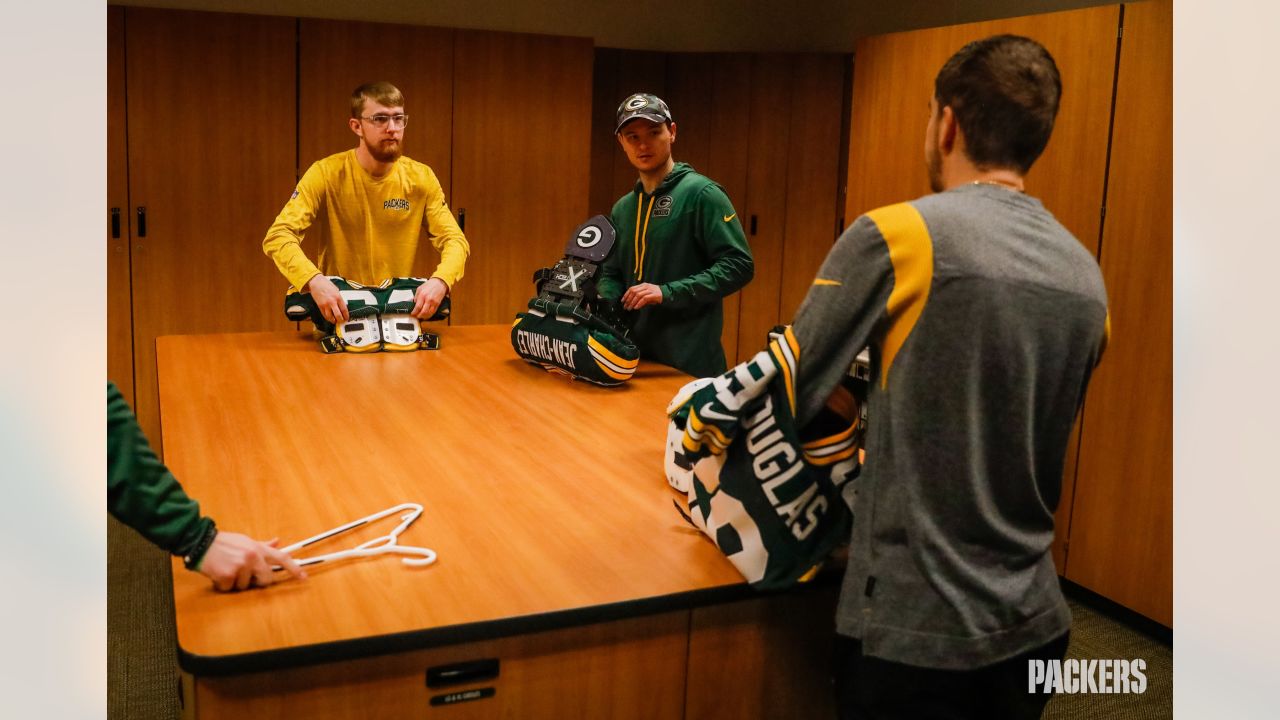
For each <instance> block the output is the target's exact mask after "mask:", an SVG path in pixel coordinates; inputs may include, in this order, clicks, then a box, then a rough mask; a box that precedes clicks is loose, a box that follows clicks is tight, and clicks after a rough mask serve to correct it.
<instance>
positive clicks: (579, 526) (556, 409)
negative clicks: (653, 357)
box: [157, 325, 742, 660]
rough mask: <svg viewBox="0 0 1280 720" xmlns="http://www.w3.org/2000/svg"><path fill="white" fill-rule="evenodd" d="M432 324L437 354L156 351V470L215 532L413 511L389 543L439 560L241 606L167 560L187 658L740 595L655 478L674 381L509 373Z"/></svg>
mask: <svg viewBox="0 0 1280 720" xmlns="http://www.w3.org/2000/svg"><path fill="white" fill-rule="evenodd" d="M437 330H438V331H439V333H440V335H441V345H442V347H441V349H440V350H438V351H418V352H412V353H375V354H369V355H357V354H338V355H324V354H322V353H321V352H320V350H319V347H318V345H317V343H316V340H315V338H314V336H313V335H312V334H311V333H310V332H274V333H246V334H223V335H197V336H168V337H162V338H159V340H158V341H157V346H158V351H157V352H158V363H159V384H160V401H161V416H162V423H163V429H164V437H165V460H166V463H167V464H168V466H169V467H170V469H171V470H172V471H173V472H174V474H175V475H176V476H177V477H178V478H179V480H180V481H181V482H182V484H183V485H184V487H185V488H186V489H187V491H188V492H189V493H190V494H191V495H192V496H193V497H194V498H196V499H197V500H198V501H199V502H200V503H201V508H202V510H203V511H204V512H205V513H207V514H209V515H210V516H212V517H213V518H214V519H215V520H216V521H217V522H218V526H219V527H220V528H223V529H227V530H233V531H237V532H244V533H246V534H249V535H251V536H253V537H257V538H261V539H269V538H272V537H278V538H280V544H281V545H282V546H283V545H287V544H289V543H293V542H296V541H298V540H301V539H303V538H306V537H310V536H312V535H315V534H317V533H319V532H322V531H324V530H328V529H330V528H334V527H337V526H339V525H342V524H344V523H346V522H349V521H351V520H355V519H357V518H361V517H364V516H366V515H369V514H372V513H375V512H378V511H380V510H383V509H386V508H388V507H391V506H393V505H397V504H399V503H402V502H417V503H420V504H422V505H423V506H424V507H425V512H424V513H423V514H422V516H421V517H420V518H419V519H418V520H417V522H416V523H414V525H412V526H411V527H410V528H409V529H408V530H407V531H405V533H404V534H403V535H402V536H401V538H400V542H401V543H403V544H408V545H420V546H425V547H430V548H432V549H434V550H435V551H436V552H437V553H438V554H439V559H438V560H437V562H436V563H435V564H434V565H432V566H429V567H426V568H414V567H410V566H406V565H403V564H402V563H401V562H400V561H399V556H395V555H383V556H378V557H373V558H358V559H352V560H343V561H340V562H335V563H332V564H322V565H319V566H314V567H312V568H311V569H310V577H309V579H307V580H306V581H302V582H296V581H288V582H283V583H277V584H276V585H273V586H271V587H269V588H265V589H259V590H251V591H247V592H242V593H234V594H220V593H216V592H214V591H213V590H212V588H211V586H210V583H209V581H208V580H207V579H206V578H204V577H203V576H201V575H198V574H196V573H190V572H186V571H183V570H182V569H181V565H180V564H175V566H174V568H175V569H174V599H175V603H176V612H177V630H178V644H179V647H180V649H181V651H182V653H183V654H185V655H189V656H198V657H200V658H202V659H204V660H216V659H217V658H223V657H233V656H244V655H246V654H254V653H268V654H269V653H271V652H272V651H279V650H288V649H291V648H292V649H298V648H306V647H311V646H324V645H326V644H330V645H331V644H335V643H337V644H339V645H340V644H342V643H344V642H347V641H359V640H362V639H363V640H367V639H370V638H378V637H393V636H403V634H405V633H408V634H410V635H409V637H412V636H413V634H415V633H417V635H418V636H422V634H423V632H424V631H432V630H439V629H446V628H451V627H472V628H483V627H484V625H485V624H486V623H495V622H501V621H509V620H511V619H514V618H522V617H526V618H531V617H538V616H545V615H547V614H556V613H560V614H561V615H562V616H563V614H565V613H570V614H572V613H573V612H574V611H589V610H590V609H592V608H601V607H609V606H612V607H618V606H619V604H621V606H622V607H626V606H627V605H628V604H635V603H640V604H641V605H643V604H644V602H645V601H653V600H655V599H662V598H672V597H677V598H678V597H681V596H687V595H689V594H694V595H696V594H697V593H699V592H700V591H708V590H714V589H716V588H726V587H732V586H742V579H741V577H740V576H739V575H738V574H737V572H736V571H735V570H734V569H733V567H732V566H731V565H730V564H729V563H728V561H726V560H725V559H724V558H723V556H721V554H720V553H719V551H718V550H717V549H716V548H715V546H714V545H713V544H712V543H711V542H710V541H709V540H707V539H706V538H704V537H702V536H701V535H700V534H698V533H697V532H696V531H694V530H693V529H692V528H690V527H689V526H688V525H687V524H686V523H685V522H684V521H683V520H682V519H681V518H680V516H679V515H678V514H677V512H676V510H675V508H674V507H673V506H672V500H673V499H674V498H676V497H677V495H676V493H675V492H674V491H673V490H671V489H670V488H669V487H668V486H667V484H666V481H665V478H664V476H663V471H662V453H663V444H664V440H665V428H666V417H665V413H664V411H665V407H666V404H667V402H668V401H669V400H670V399H671V397H672V396H673V395H674V394H675V392H676V391H677V390H678V389H679V388H680V386H681V385H683V384H684V383H685V382H687V381H688V379H689V378H688V377H687V376H685V375H683V374H681V373H679V372H677V371H674V370H671V369H669V368H665V367H663V366H660V365H647V364H643V363H642V365H641V367H640V370H639V371H638V372H637V373H636V376H635V377H634V378H633V379H632V380H631V381H630V382H628V383H627V384H626V385H623V386H621V387H616V388H602V387H597V386H594V385H591V384H589V383H585V382H570V381H569V380H567V379H566V378H563V377H560V376H555V375H551V374H548V373H545V372H543V371H542V370H540V369H538V368H535V367H533V366H531V365H529V364H527V363H525V362H524V361H522V360H520V359H519V358H518V357H517V356H516V355H515V353H514V352H513V350H512V349H511V345H510V340H509V332H510V328H509V327H507V326H497V325H490V326H459V327H442V328H437ZM397 523H398V520H397V519H395V518H387V519H384V520H382V521H380V522H379V523H378V524H377V525H376V526H374V527H371V528H368V529H367V530H364V531H361V532H358V533H353V534H351V535H352V537H349V538H335V539H333V540H327V541H325V542H324V543H322V544H318V545H316V546H313V547H314V552H315V553H320V552H329V551H333V550H339V549H344V548H347V547H353V546H354V545H355V544H357V543H359V542H361V541H363V540H367V539H371V538H373V537H376V536H378V535H381V534H385V533H387V532H389V531H390V530H391V529H392V528H393V527H394V526H395V525H396V524H397ZM298 554H299V555H300V556H305V555H308V554H313V552H312V548H307V549H306V550H304V551H300V552H299V553H298ZM623 614H625V613H623ZM562 624H563V623H562Z"/></svg>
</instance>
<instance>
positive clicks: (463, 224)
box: [458, 208, 467, 232]
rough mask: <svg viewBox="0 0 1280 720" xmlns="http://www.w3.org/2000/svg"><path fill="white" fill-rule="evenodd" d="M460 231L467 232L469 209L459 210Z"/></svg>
mask: <svg viewBox="0 0 1280 720" xmlns="http://www.w3.org/2000/svg"><path fill="white" fill-rule="evenodd" d="M458 229H459V230H461V231H462V232H466V231H467V209H466V208H460V209H459V210H458Z"/></svg>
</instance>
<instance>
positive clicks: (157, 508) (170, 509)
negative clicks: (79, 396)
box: [107, 381, 213, 555]
mask: <svg viewBox="0 0 1280 720" xmlns="http://www.w3.org/2000/svg"><path fill="white" fill-rule="evenodd" d="M107 510H108V511H109V512H110V513H111V514H112V515H114V516H115V517H116V519H118V520H120V521H121V522H123V523H124V524H126V525H128V526H129V527H131V528H133V529H134V530H137V531H138V532H139V533H140V534H141V535H142V536H143V537H145V538H146V539H147V540H150V541H151V542H152V543H154V544H156V545H158V546H160V547H161V548H163V549H165V550H167V551H168V552H170V553H172V554H174V555H186V554H187V553H188V552H190V550H191V549H192V548H193V547H194V546H195V544H196V543H197V542H198V541H199V540H200V537H201V536H202V535H203V534H204V532H205V530H206V528H207V527H208V526H209V524H210V523H212V522H213V521H212V520H210V519H209V518H207V517H202V516H201V515H200V504H199V503H197V502H196V501H195V500H192V499H191V498H190V497H188V496H187V493H186V492H184V491H183V489H182V486H181V485H179V484H178V481H177V479H176V478H174V477H173V474H172V473H170V472H169V469H168V468H166V467H165V466H164V463H162V462H160V459H159V458H158V457H156V454H155V451H153V450H152V449H151V443H149V442H148V441H147V438H146V436H145V435H143V434H142V428H140V427H139V426H138V421H137V418H135V417H134V415H133V411H132V410H130V409H129V405H128V404H127V403H126V402H125V401H124V397H123V396H122V395H121V394H120V390H119V389H117V388H116V386H115V383H112V382H110V381H108V382H107Z"/></svg>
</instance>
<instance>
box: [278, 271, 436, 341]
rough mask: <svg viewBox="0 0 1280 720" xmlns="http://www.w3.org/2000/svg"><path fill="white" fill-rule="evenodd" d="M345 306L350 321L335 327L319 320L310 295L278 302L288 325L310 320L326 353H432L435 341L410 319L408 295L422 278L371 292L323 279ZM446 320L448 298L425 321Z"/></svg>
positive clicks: (389, 283) (392, 282) (392, 281)
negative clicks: (281, 304)
mask: <svg viewBox="0 0 1280 720" xmlns="http://www.w3.org/2000/svg"><path fill="white" fill-rule="evenodd" d="M328 277H329V280H331V281H332V282H333V284H334V285H335V286H337V288H338V292H340V293H341V294H342V299H343V300H345V301H346V303H347V314H348V315H349V317H350V319H348V320H347V321H345V322H342V323H339V324H337V325H335V324H334V323H331V322H329V321H328V320H326V319H325V318H324V315H323V314H321V312H320V308H318V307H317V306H316V304H315V301H314V299H313V298H312V297H311V293H303V292H291V293H289V294H288V295H286V296H285V299H284V314H285V316H286V317H288V318H289V319H290V320H295V321H299V322H301V321H303V320H310V321H311V322H312V324H314V325H315V327H316V329H317V330H319V331H320V332H322V333H324V334H325V336H324V337H322V338H321V339H320V348H321V349H322V350H324V352H326V353H338V352H355V353H365V352H378V351H380V350H386V351H389V352H403V351H409V350H435V349H437V348H439V347H440V336H439V335H436V334H435V333H430V332H425V331H424V330H423V329H422V323H421V322H420V321H419V320H418V318H416V317H414V316H413V315H411V314H410V313H411V312H412V311H413V301H414V300H413V299H414V293H415V292H416V291H417V289H418V286H420V285H422V283H424V282H426V281H427V279H428V278H392V279H389V280H384V281H383V282H382V283H381V284H379V285H377V286H368V285H361V284H360V283H357V282H352V281H350V280H347V279H345V278H342V277H338V276H337V275H330V276H328ZM448 316H449V298H448V297H447V296H446V297H445V299H444V300H443V301H442V302H441V303H440V307H439V308H438V309H437V310H436V312H435V314H434V315H432V316H431V320H443V319H444V318H447V317H448Z"/></svg>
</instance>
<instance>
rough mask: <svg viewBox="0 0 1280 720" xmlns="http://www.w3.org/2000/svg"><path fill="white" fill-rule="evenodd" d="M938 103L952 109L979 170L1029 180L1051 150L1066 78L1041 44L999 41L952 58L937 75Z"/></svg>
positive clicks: (1006, 38)
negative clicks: (1013, 174) (1001, 171)
mask: <svg viewBox="0 0 1280 720" xmlns="http://www.w3.org/2000/svg"><path fill="white" fill-rule="evenodd" d="M933 97H934V100H935V101H937V104H938V112H941V111H942V108H944V107H947V106H950V107H951V112H952V113H954V114H955V118H956V122H957V123H958V124H959V125H960V130H961V131H962V132H963V133H964V140H965V146H966V148H967V151H968V152H967V154H968V156H969V159H970V160H972V161H973V163H974V164H975V165H977V166H978V167H979V168H982V169H988V168H997V167H998V168H1014V169H1016V170H1018V171H1019V172H1021V173H1024V174H1025V173H1026V172H1027V171H1028V170H1030V169H1031V165H1032V164H1033V163H1035V161H1036V159H1037V158H1039V157H1040V153H1042V152H1044V148H1045V145H1048V144H1049V135H1051V134H1052V133H1053V121H1054V119H1055V118H1057V116H1058V100H1059V99H1060V98H1061V97H1062V78H1061V77H1060V76H1059V75H1058V66H1057V64H1056V63H1054V61H1053V56H1052V55H1050V54H1049V51H1048V50H1045V49H1044V46H1043V45H1041V44H1040V43H1038V42H1036V41H1035V40H1032V39H1031V38H1025V37H1021V36H1018V35H996V36H993V37H989V38H987V39H985V40H975V41H974V42H971V43H969V44H968V45H965V46H964V47H963V48H961V49H960V51H959V52H957V53H956V54H955V55H952V56H951V59H950V60H947V62H946V64H945V65H943V66H942V69H941V70H939V71H938V77H937V78H936V79H935V80H934V83H933Z"/></svg>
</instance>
